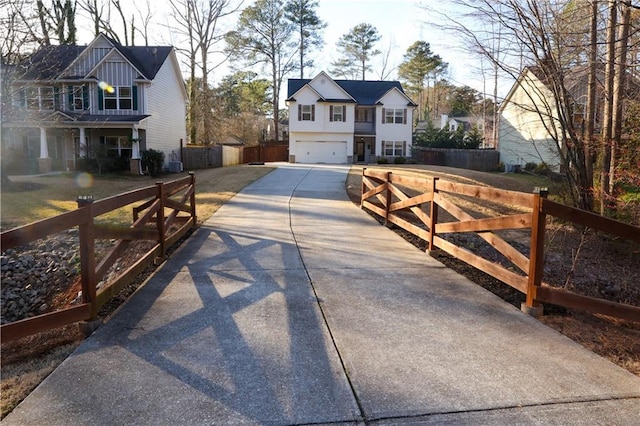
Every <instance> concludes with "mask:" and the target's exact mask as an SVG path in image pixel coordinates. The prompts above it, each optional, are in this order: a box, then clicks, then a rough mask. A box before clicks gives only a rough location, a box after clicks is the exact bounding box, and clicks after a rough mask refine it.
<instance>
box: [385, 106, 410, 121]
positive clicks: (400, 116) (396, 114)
mask: <svg viewBox="0 0 640 426" xmlns="http://www.w3.org/2000/svg"><path fill="white" fill-rule="evenodd" d="M382 111H383V114H382V122H383V123H384V124H407V109H406V108H383V109H382Z"/></svg>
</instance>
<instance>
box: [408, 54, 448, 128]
mask: <svg viewBox="0 0 640 426" xmlns="http://www.w3.org/2000/svg"><path fill="white" fill-rule="evenodd" d="M442 65H443V61H442V58H440V56H439V55H436V54H434V53H433V52H432V51H431V46H430V45H429V43H427V42H426V41H416V42H415V43H413V44H412V45H411V46H409V48H408V49H407V53H405V54H404V61H403V62H402V63H401V64H400V67H399V68H398V77H399V78H400V79H402V80H404V81H405V82H406V83H407V89H408V91H409V92H410V93H411V94H412V95H413V96H416V95H417V96H416V97H417V100H418V120H422V118H423V117H422V114H423V111H424V110H425V102H424V100H423V98H424V89H425V83H427V82H428V78H429V75H430V73H432V72H433V71H434V70H436V69H437V68H438V67H441V66H442Z"/></svg>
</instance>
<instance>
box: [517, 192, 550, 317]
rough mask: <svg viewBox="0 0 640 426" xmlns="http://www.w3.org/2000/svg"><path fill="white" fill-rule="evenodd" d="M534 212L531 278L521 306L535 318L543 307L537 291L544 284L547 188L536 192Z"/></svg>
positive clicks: (530, 252) (530, 262)
mask: <svg viewBox="0 0 640 426" xmlns="http://www.w3.org/2000/svg"><path fill="white" fill-rule="evenodd" d="M534 195H535V196H534V198H533V211H532V212H531V215H532V216H531V246H530V249H529V276H528V277H527V299H526V301H525V303H523V304H522V305H521V307H520V308H521V309H522V311H523V312H526V313H528V314H529V315H532V316H534V317H538V316H540V315H542V311H543V307H542V305H541V304H540V302H538V301H537V300H536V296H537V291H538V288H539V287H540V284H541V283H542V273H543V266H544V263H543V262H544V233H545V228H546V222H547V215H546V214H544V213H543V212H542V203H543V202H544V201H543V199H544V198H547V195H549V190H548V189H547V188H536V189H535V190H534Z"/></svg>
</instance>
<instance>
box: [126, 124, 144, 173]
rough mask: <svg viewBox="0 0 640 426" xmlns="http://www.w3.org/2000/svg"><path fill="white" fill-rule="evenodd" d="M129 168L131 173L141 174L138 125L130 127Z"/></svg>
mask: <svg viewBox="0 0 640 426" xmlns="http://www.w3.org/2000/svg"><path fill="white" fill-rule="evenodd" d="M129 170H130V171H131V174H134V175H138V174H139V175H141V174H142V164H141V161H140V139H139V137H138V126H137V125H135V124H134V125H133V127H132V128H131V159H130V160H129Z"/></svg>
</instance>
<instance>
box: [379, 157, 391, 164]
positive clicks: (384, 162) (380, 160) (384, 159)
mask: <svg viewBox="0 0 640 426" xmlns="http://www.w3.org/2000/svg"><path fill="white" fill-rule="evenodd" d="M376 162H377V163H378V164H389V160H388V159H387V158H386V157H379V158H378V159H377V160H376Z"/></svg>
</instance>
